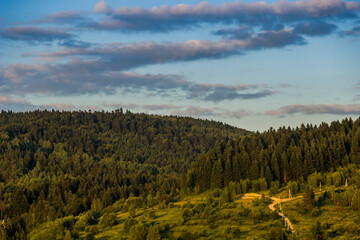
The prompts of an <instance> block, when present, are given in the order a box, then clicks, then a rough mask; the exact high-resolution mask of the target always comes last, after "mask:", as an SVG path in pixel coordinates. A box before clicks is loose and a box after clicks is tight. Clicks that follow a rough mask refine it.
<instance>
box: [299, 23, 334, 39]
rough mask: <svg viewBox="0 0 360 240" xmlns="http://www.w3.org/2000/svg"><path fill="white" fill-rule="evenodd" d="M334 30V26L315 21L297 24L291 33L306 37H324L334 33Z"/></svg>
mask: <svg viewBox="0 0 360 240" xmlns="http://www.w3.org/2000/svg"><path fill="white" fill-rule="evenodd" d="M336 28H337V26H336V25H335V24H332V23H326V22H321V21H315V22H305V23H299V24H297V25H295V27H294V30H293V32H294V33H295V34H304V35H307V36H324V35H328V34H330V33H332V32H334V31H335V30H336Z"/></svg>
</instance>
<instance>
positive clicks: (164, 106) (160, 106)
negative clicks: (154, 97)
mask: <svg viewBox="0 0 360 240" xmlns="http://www.w3.org/2000/svg"><path fill="white" fill-rule="evenodd" d="M142 108H143V109H145V110H170V109H179V108H181V106H176V105H172V104H144V105H142Z"/></svg>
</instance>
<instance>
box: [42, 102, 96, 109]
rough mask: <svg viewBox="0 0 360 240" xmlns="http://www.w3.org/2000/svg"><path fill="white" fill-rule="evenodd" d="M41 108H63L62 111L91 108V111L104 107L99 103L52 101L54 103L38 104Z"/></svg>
mask: <svg viewBox="0 0 360 240" xmlns="http://www.w3.org/2000/svg"><path fill="white" fill-rule="evenodd" d="M37 107H38V109H40V110H45V109H47V110H52V109H54V110H61V111H75V110H83V111H87V110H91V111H101V110H102V108H101V107H100V106H97V105H74V104H72V103H52V104H43V105H38V106H37Z"/></svg>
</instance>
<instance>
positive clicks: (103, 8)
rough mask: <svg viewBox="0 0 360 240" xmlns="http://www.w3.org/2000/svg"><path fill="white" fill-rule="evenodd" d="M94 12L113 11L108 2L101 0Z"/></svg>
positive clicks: (107, 12) (108, 12) (106, 12)
mask: <svg viewBox="0 0 360 240" xmlns="http://www.w3.org/2000/svg"><path fill="white" fill-rule="evenodd" d="M94 12H97V13H105V14H110V13H112V9H111V8H110V7H109V6H108V5H107V4H106V2H105V1H101V2H98V3H96V4H95V6H94Z"/></svg>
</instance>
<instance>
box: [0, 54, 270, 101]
mask: <svg viewBox="0 0 360 240" xmlns="http://www.w3.org/2000/svg"><path fill="white" fill-rule="evenodd" d="M2 76H3V77H2V78H1V79H2V81H3V83H2V86H3V87H2V88H0V93H6V92H12V93H16V94H21V95H24V94H31V93H35V94H41V95H57V96H68V95H79V94H99V93H104V94H108V95H111V94H116V93H118V92H119V91H121V92H123V93H124V94H126V93H134V92H135V93H140V92H150V93H157V94H159V93H168V92H169V91H170V92H171V91H175V92H174V94H180V92H179V91H181V92H183V93H185V95H186V98H188V99H195V100H202V101H212V102H219V101H223V100H232V99H255V98H263V97H267V96H271V95H273V94H275V93H276V91H270V90H267V88H268V86H267V85H264V84H260V85H257V84H247V85H246V84H244V85H224V84H197V83H194V82H189V81H186V80H185V79H184V78H183V77H182V76H179V75H171V74H168V75H163V74H138V73H133V72H119V71H110V70H109V69H107V68H104V67H103V66H101V63H99V62H98V61H95V60H86V61H84V60H73V61H70V62H69V63H62V64H55V65H52V64H12V65H10V66H9V67H8V68H7V69H5V70H4V71H3V73H2ZM254 89H259V90H258V91H256V92H255V93H254V92H252V91H253V90H254ZM148 107H149V106H148Z"/></svg>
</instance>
